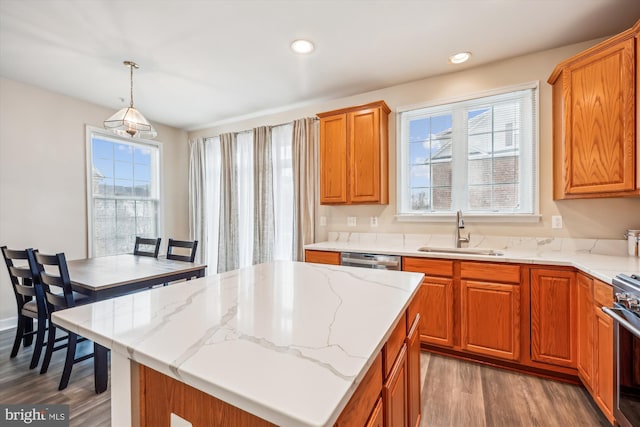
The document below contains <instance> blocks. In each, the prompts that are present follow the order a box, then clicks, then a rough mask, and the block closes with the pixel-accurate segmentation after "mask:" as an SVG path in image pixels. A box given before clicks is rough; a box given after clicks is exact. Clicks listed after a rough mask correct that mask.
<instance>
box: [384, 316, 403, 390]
mask: <svg viewBox="0 0 640 427" xmlns="http://www.w3.org/2000/svg"><path fill="white" fill-rule="evenodd" d="M406 316H407V315H406V313H405V314H403V315H402V317H401V318H400V320H399V321H398V324H397V325H396V327H395V328H394V329H393V332H392V333H391V335H390V336H389V339H387V343H386V344H385V345H384V347H383V348H382V367H383V370H384V377H385V378H386V377H388V376H389V374H390V373H391V369H392V367H393V363H394V361H395V360H396V357H398V353H399V352H400V349H401V348H402V345H403V344H404V342H405V339H406V337H407V317H406Z"/></svg>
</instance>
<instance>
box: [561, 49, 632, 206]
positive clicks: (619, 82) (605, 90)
mask: <svg viewBox="0 0 640 427" xmlns="http://www.w3.org/2000/svg"><path fill="white" fill-rule="evenodd" d="M634 50H635V48H634V40H633V39H628V40H625V41H624V42H621V43H618V44H616V45H615V46H611V47H610V48H608V49H604V50H603V51H601V52H599V53H598V54H596V55H593V56H589V57H586V58H584V59H582V60H578V61H576V62H574V63H573V64H572V65H570V66H569V67H567V69H566V70H565V74H564V78H565V81H564V97H565V100H566V101H565V112H564V113H565V117H564V122H565V124H566V127H565V138H566V144H565V163H564V164H565V170H566V176H565V183H564V184H565V193H566V194H581V193H594V192H617V191H629V190H634V189H635V157H634V155H633V153H634V149H635V111H634V101H635V91H634V88H635V73H634V68H635V64H634Z"/></svg>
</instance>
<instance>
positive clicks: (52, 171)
mask: <svg viewBox="0 0 640 427" xmlns="http://www.w3.org/2000/svg"><path fill="white" fill-rule="evenodd" d="M111 114H113V111H111V110H110V109H107V108H104V107H100V106H97V105H94V104H90V103H87V102H83V101H80V100H78V99H75V98H70V97H67V96H62V95H59V94H56V93H53V92H49V91H46V90H43V89H39V88H37V87H34V86H29V85H25V84H22V83H18V82H16V81H13V80H7V79H4V78H0V246H2V245H6V246H8V247H9V248H26V247H33V248H38V249H39V250H41V251H42V252H47V253H54V252H65V254H66V255H67V258H68V259H77V258H84V257H86V256H87V206H86V205H87V202H86V164H85V162H86V159H85V151H86V150H85V124H88V125H92V126H97V127H101V126H102V121H103V120H104V119H105V118H106V117H108V116H109V115H111ZM157 130H158V137H157V138H156V139H157V141H159V142H161V143H162V146H163V156H164V157H163V165H162V167H163V169H162V171H163V186H162V197H163V205H164V211H163V214H164V233H163V235H164V236H176V237H179V238H187V237H188V233H189V225H188V224H189V223H188V192H187V191H188V190H187V189H188V164H189V162H188V146H187V133H186V132H185V131H182V130H178V129H175V128H171V127H167V126H162V125H159V126H157ZM1 264H2V266H1V267H0V328H1V327H2V326H3V322H5V323H6V322H11V320H9V318H11V317H14V316H15V315H16V313H15V299H14V296H13V293H12V291H11V288H10V285H9V278H8V275H7V272H6V267H5V266H4V262H2V263H1Z"/></svg>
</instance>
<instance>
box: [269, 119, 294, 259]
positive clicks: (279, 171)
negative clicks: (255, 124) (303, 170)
mask: <svg viewBox="0 0 640 427" xmlns="http://www.w3.org/2000/svg"><path fill="white" fill-rule="evenodd" d="M292 132H293V126H292V125H291V124H286V125H282V126H276V127H274V128H272V129H271V148H272V150H273V154H272V156H271V157H272V159H273V194H274V207H273V216H274V227H275V229H274V231H275V234H274V243H273V259H277V260H292V259H293V171H292V168H291V166H292V165H291V138H292V136H293V134H292Z"/></svg>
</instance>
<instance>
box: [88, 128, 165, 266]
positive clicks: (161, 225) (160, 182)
mask: <svg viewBox="0 0 640 427" xmlns="http://www.w3.org/2000/svg"><path fill="white" fill-rule="evenodd" d="M92 135H101V136H104V137H106V138H110V139H115V140H119V141H123V142H130V143H136V144H142V145H151V146H153V147H155V148H157V149H158V165H159V168H160V171H159V173H158V187H159V188H158V199H159V200H158V235H159V236H163V235H164V214H163V213H164V193H163V190H164V173H163V166H164V165H163V162H162V159H163V153H162V143H161V142H158V141H152V140H150V139H142V138H140V139H135V140H129V139H126V138H123V137H121V136H118V135H115V134H114V133H112V132H109V131H107V130H105V129H102V128H99V127H95V126H91V125H85V148H86V157H85V177H86V188H87V257H88V258H92V257H93V256H94V253H93V192H92V191H91V189H92V188H93V185H92V184H93V181H92V176H91V174H90V171H91V170H92V167H93V149H92V144H91V136H92Z"/></svg>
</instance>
